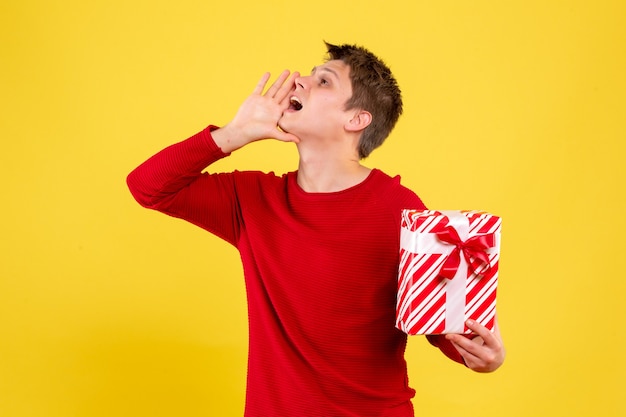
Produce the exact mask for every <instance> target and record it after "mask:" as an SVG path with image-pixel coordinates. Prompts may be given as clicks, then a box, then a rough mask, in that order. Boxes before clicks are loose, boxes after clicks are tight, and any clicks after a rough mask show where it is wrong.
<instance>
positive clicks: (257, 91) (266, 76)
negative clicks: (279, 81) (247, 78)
mask: <svg viewBox="0 0 626 417" xmlns="http://www.w3.org/2000/svg"><path fill="white" fill-rule="evenodd" d="M269 79H270V73H269V72H266V73H265V74H263V76H262V77H261V79H260V80H259V82H258V83H257V85H256V87H254V91H253V92H252V94H259V95H260V94H261V93H263V89H264V88H265V85H266V84H267V81H268V80H269Z"/></svg>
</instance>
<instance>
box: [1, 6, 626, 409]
mask: <svg viewBox="0 0 626 417" xmlns="http://www.w3.org/2000/svg"><path fill="white" fill-rule="evenodd" d="M374 4H380V5H381V6H380V7H381V9H377V8H376V6H374ZM383 4H384V6H382V5H383ZM624 4H625V3H624V2H622V1H620V0H615V1H608V0H604V1H602V0H599V1H594V2H592V1H569V2H565V1H554V2H552V1H543V0H541V1H540V0H532V1H511V2H507V1H504V2H502V1H500V2H498V1H493V2H488V1H444V2H435V1H421V0H420V1H414V0H405V1H388V2H382V3H375V2H372V3H371V4H370V3H368V2H360V3H359V2H356V3H355V2H337V1H331V0H320V1H316V2H305V3H294V2H287V1H277V0H274V1H265V2H262V1H256V0H248V1H225V2H217V1H192V0H180V1H175V2H171V1H119V0H107V1H103V0H96V1H64V2H63V1H57V2H53V1H50V2H44V1H35V0H25V1H21V2H10V3H7V4H3V5H2V6H0V10H1V12H0V16H1V17H0V34H1V37H2V38H1V39H2V43H1V51H2V55H1V65H0V71H1V72H0V83H1V88H0V91H1V97H2V107H1V108H0V123H1V125H0V132H1V133H0V134H1V135H2V139H1V140H2V146H1V148H0V175H1V178H2V194H1V197H0V202H1V203H0V213H1V217H0V236H1V238H0V416H3V417H5V416H6V417H26V416H29V417H30V416H46V417H66V416H85V417H97V416H107V417H109V416H134V417H136V416H150V417H156V416H177V415H180V416H224V417H229V416H240V415H241V412H242V409H243V398H244V397H243V394H244V380H245V360H246V359H245V358H246V348H247V346H246V343H247V339H246V311H245V297H244V287H243V283H242V279H241V267H240V266H239V263H238V255H237V253H236V252H235V251H234V249H232V248H231V247H229V246H228V245H226V244H224V243H222V242H221V241H219V240H218V239H217V238H215V237H213V236H211V235H209V234H207V233H205V232H203V231H201V230H199V229H196V228H194V227H193V226H191V225H188V224H186V223H183V222H181V221H179V220H174V219H171V218H168V217H166V216H163V215H160V214H158V213H153V212H150V211H147V210H144V209H141V208H140V207H139V206H138V205H136V203H135V202H134V201H133V200H132V199H131V197H130V195H129V193H128V192H127V190H126V187H125V176H126V174H127V173H128V172H129V171H130V170H131V169H132V168H133V167H134V166H135V165H136V164H138V163H139V162H141V161H142V160H143V159H144V158H146V157H148V156H149V155H150V154H152V153H153V152H155V151H157V150H159V149H160V148H162V147H164V146H166V145H168V144H170V143H172V142H174V141H178V140H181V139H183V138H185V137H187V136H189V135H191V134H193V133H195V132H196V131H198V130H200V129H202V128H203V127H204V126H205V125H207V124H209V123H216V124H223V123H225V122H227V121H228V120H229V117H230V116H232V115H233V113H234V111H235V110H236V108H237V106H238V104H239V103H240V102H241V101H242V100H243V99H244V98H245V97H246V96H247V94H248V93H249V92H250V91H251V89H252V88H253V86H254V84H255V83H256V81H257V79H258V78H259V76H260V75H261V74H262V73H263V72H264V71H266V70H269V71H272V72H274V73H277V72H278V71H280V70H282V69H283V68H290V69H294V70H295V69H297V70H301V71H305V72H306V71H308V70H309V69H310V68H311V67H312V66H313V65H315V64H318V63H319V62H320V61H321V59H322V58H323V54H324V47H323V44H322V40H323V39H326V40H328V41H331V42H356V43H361V44H363V45H365V46H367V47H369V48H370V49H372V50H373V51H375V52H377V53H378V54H379V55H381V56H382V57H383V58H385V60H386V61H387V62H388V63H389V64H390V65H391V67H392V69H393V70H394V71H395V73H396V75H397V78H398V80H399V82H400V84H401V86H402V87H403V91H404V94H405V105H406V106H405V107H406V111H405V114H404V116H403V117H402V119H401V120H400V123H399V125H398V128H397V130H396V131H395V132H394V134H393V135H392V137H391V138H390V139H389V142H388V143H386V144H385V145H384V146H383V148H381V149H380V150H378V151H376V152H375V153H374V154H373V156H372V157H371V158H370V159H368V160H367V164H368V165H370V166H378V167H381V168H382V169H384V170H386V171H387V172H389V173H390V174H396V173H398V174H401V175H402V176H403V178H404V181H405V183H406V184H407V185H408V186H410V187H411V188H413V189H415V190H416V191H417V192H418V193H419V194H420V195H421V196H422V197H423V199H424V200H425V202H426V203H427V204H428V205H429V206H430V207H433V208H442V209H451V208H456V209H461V208H473V209H483V210H488V211H491V212H493V213H497V214H499V215H501V216H502V217H503V218H504V229H503V233H504V241H503V255H502V261H501V268H502V270H501V285H500V292H499V315H500V321H501V325H502V328H503V333H504V337H505V339H506V344H507V347H508V358H507V362H506V364H505V365H504V367H503V368H502V369H501V370H500V371H498V372H497V373H495V374H489V375H480V374H474V373H472V372H469V371H467V370H466V369H463V368H462V367H460V366H457V365H455V364H453V363H451V362H449V361H447V360H446V359H445V358H444V357H443V356H442V355H440V354H439V353H438V352H437V351H435V350H434V349H432V348H430V347H429V346H428V345H427V343H426V342H425V341H424V340H423V339H422V338H419V337H416V338H413V339H411V341H410V346H409V351H408V361H409V366H410V377H411V383H412V385H413V386H414V387H415V388H416V389H417V390H418V394H417V397H416V400H415V404H416V408H417V409H418V410H422V411H420V413H419V414H418V415H428V416H461V415H462V416H481V417H488V416H494V417H495V416H498V417H501V416H509V417H515V416H520V417H527V416H596V415H601V416H624V415H626V408H625V406H624V402H623V401H621V400H619V397H621V395H622V394H623V378H624V376H625V363H624V353H623V352H624V343H625V342H626V338H625V337H624V330H625V329H624V313H625V312H624V308H623V304H624V301H623V300H624V295H623V293H624V291H625V290H626V284H625V282H626V278H625V276H624V273H623V269H624V268H623V260H624V257H623V250H624V243H623V242H624V237H623V236H624V234H626V225H625V221H624V213H623V212H624V210H625V209H626V202H625V199H624V185H623V183H624V180H625V179H626V175H625V174H624V159H625V156H626V152H625V151H626V147H625V145H624V142H625V141H626V134H625V129H624V120H626V111H625V110H626V106H625V104H624V103H625V99H626V97H625V96H626V94H625V93H626V82H625V79H626V77H625V75H624V74H626V29H625V27H626V25H625V24H624V18H625V16H626V6H624ZM295 158H296V154H295V151H294V148H293V146H292V145H290V144H289V145H287V144H282V143H276V142H264V143H258V144H254V145H252V146H250V147H249V148H247V149H244V150H242V151H240V152H238V153H237V154H236V155H234V156H233V157H232V158H230V159H228V160H225V161H221V162H220V163H219V164H220V165H219V167H220V168H221V169H225V170H231V169H234V168H235V167H236V168H239V169H248V168H249V169H263V170H275V171H277V172H283V171H285V170H291V169H294V168H295ZM216 262H219V265H216V264H215V263H216Z"/></svg>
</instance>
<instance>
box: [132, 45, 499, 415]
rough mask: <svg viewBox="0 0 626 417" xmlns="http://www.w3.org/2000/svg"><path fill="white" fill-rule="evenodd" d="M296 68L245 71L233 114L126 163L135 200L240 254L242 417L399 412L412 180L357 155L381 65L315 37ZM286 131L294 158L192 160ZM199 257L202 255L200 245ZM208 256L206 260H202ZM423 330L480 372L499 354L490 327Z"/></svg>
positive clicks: (406, 393) (389, 86) (388, 78)
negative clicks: (249, 77) (248, 81)
mask: <svg viewBox="0 0 626 417" xmlns="http://www.w3.org/2000/svg"><path fill="white" fill-rule="evenodd" d="M327 47H328V53H329V60H328V61H326V62H325V63H323V64H322V65H319V66H317V67H315V68H314V69H313V71H312V73H311V74H310V75H308V76H301V75H300V74H299V73H297V72H294V73H293V74H291V75H290V73H289V71H285V72H283V73H282V74H281V75H280V76H279V77H278V78H277V80H276V81H275V82H274V83H273V84H272V85H271V86H270V87H269V88H268V89H267V91H265V92H264V90H265V87H266V85H267V82H268V80H269V74H265V75H264V76H263V77H262V78H261V80H260V81H259V83H258V84H257V86H256V88H255V89H254V92H253V93H252V95H251V96H250V97H248V98H247V99H246V100H245V101H244V102H243V104H242V105H241V107H240V108H239V110H238V112H237V114H236V115H235V117H234V118H233V119H232V121H231V122H230V123H228V124H226V125H225V126H224V127H222V128H217V127H215V126H209V127H208V128H206V129H205V130H203V131H201V132H200V133H198V134H196V135H194V136H192V137H191V138H189V139H187V140H185V141H183V142H180V143H178V144H175V145H172V146H170V147H168V148H166V149H164V150H162V151H161V152H159V153H157V154H156V155H154V156H153V157H151V158H150V159H148V160H147V161H146V162H144V163H143V164H142V165H140V166H139V167H138V168H136V169H135V170H134V171H133V172H132V173H131V174H130V175H129V177H128V185H129V188H130V190H131V192H132V194H133V196H134V197H135V198H136V199H137V201H138V202H139V203H140V204H141V205H142V206H144V207H147V208H151V209H155V210H159V211H161V212H163V213H166V214H169V215H171V216H176V217H180V218H183V219H185V220H187V221H189V222H192V223H194V224H196V225H198V226H199V227H202V228H204V229H206V230H208V231H210V232H211V233H214V234H215V235H217V236H219V237H221V238H223V239H224V240H226V241H227V242H229V243H231V244H232V245H234V246H235V247H236V248H237V249H238V250H239V251H240V254H241V259H242V263H243V268H244V275H245V281H246V291H247V297H248V315H249V332H250V336H249V360H248V381H247V394H246V408H245V415H246V416H248V417H257V416H258V417H308V416H324V417H334V416H354V417H357V416H358V417H364V416H386V417H410V416H413V407H412V405H411V401H410V400H411V398H412V397H413V396H414V393H415V392H414V390H413V389H411V388H410V387H409V386H408V381H407V369H406V362H405V360H404V350H405V346H406V341H407V337H406V335H405V334H404V333H402V332H400V331H399V330H397V329H396V328H395V327H394V323H395V320H394V317H395V316H394V315H395V302H396V286H397V274H398V262H399V255H398V253H399V249H398V248H399V230H400V224H399V223H400V212H401V209H403V208H417V209H419V208H424V205H423V203H422V202H421V200H420V199H419V198H418V197H417V195H416V194H415V193H413V192H412V191H410V190H409V189H407V188H405V187H403V186H402V185H400V179H399V177H395V178H392V177H390V176H388V175H386V174H384V173H383V172H382V171H380V170H377V169H369V168H367V167H365V166H363V165H362V164H361V163H360V161H361V159H362V158H365V157H366V156H368V155H369V153H370V152H371V151H372V150H373V149H374V148H376V147H378V146H379V145H380V144H381V143H382V142H383V141H384V140H385V138H386V137H387V136H388V134H389V132H390V131H391V129H392V128H393V126H394V125H395V123H396V121H397V120H398V117H399V116H400V114H401V112H402V100H401V95H400V90H399V88H398V86H397V83H396V81H395V79H394V78H393V76H392V75H391V72H390V71H389V69H388V68H387V67H386V66H385V65H384V63H383V62H382V61H381V60H379V59H378V58H377V57H376V56H374V55H373V54H371V53H370V52H369V51H367V50H365V49H363V48H361V47H357V46H352V45H341V46H335V45H330V44H327ZM266 138H272V139H278V140H280V141H285V142H294V143H295V144H296V146H297V148H298V153H299V165H298V170H297V171H296V172H290V173H287V174H284V175H282V176H276V175H274V174H264V173H260V172H246V171H235V172H232V173H214V174H209V173H203V170H204V169H205V168H206V167H207V166H209V165H211V163H213V162H215V161H217V160H219V159H221V158H223V157H226V156H228V155H229V154H230V153H231V152H233V151H236V150H237V149H239V148H241V147H243V146H245V145H247V144H248V143H250V142H253V141H256V140H262V139H266ZM209 259H210V258H209ZM215 262H219V261H218V260H217V259H216V260H215ZM469 327H470V328H471V329H472V330H473V331H474V332H475V333H476V334H477V335H478V336H477V337H475V338H474V339H470V338H467V337H463V336H461V335H448V336H446V337H444V336H438V337H430V338H429V340H430V341H431V343H432V344H434V345H435V346H438V347H439V348H440V349H441V350H442V351H443V352H444V353H445V354H446V355H447V356H449V357H450V358H452V359H454V360H456V361H458V362H460V363H465V364H466V366H468V367H470V368H471V369H474V370H476V371H481V372H489V371H492V370H495V369H496V368H498V367H499V366H500V364H502V362H503V360H504V349H503V346H502V340H501V338H500V334H499V332H498V331H497V330H496V331H495V332H493V333H491V332H489V331H488V330H487V329H485V328H484V327H482V326H480V325H478V324H475V323H470V324H469Z"/></svg>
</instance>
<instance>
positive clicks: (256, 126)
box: [212, 70, 300, 153]
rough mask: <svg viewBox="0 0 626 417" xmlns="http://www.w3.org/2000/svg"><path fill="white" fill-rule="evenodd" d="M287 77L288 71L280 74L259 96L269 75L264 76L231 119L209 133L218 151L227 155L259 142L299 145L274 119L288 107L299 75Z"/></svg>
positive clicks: (278, 117)
mask: <svg viewBox="0 0 626 417" xmlns="http://www.w3.org/2000/svg"><path fill="white" fill-rule="evenodd" d="M289 75H290V72H289V71H288V70H285V71H283V72H282V73H281V74H280V76H279V77H278V78H277V79H276V81H274V83H273V84H272V85H271V86H270V87H269V88H268V89H267V91H266V92H265V94H263V90H264V89H265V86H266V85H267V82H268V80H269V78H270V74H269V73H265V74H264V75H263V77H261V79H260V80H259V82H258V84H257V85H256V87H255V89H254V91H253V92H252V94H251V95H250V96H249V97H248V98H247V99H246V100H245V101H244V102H243V103H242V104H241V106H240V107H239V110H238V111H237V114H236V115H235V117H234V118H233V120H231V122H230V123H228V124H227V125H226V126H224V127H223V128H221V129H218V130H215V131H214V132H213V133H212V136H213V140H215V143H216V144H217V145H218V146H219V147H220V148H221V149H222V152H224V153H229V152H232V151H234V150H236V149H239V148H241V147H242V146H245V145H247V144H248V143H250V142H254V141H257V140H261V139H277V140H280V141H283V142H299V139H298V137H296V136H295V135H292V134H290V133H287V132H284V131H282V130H280V128H279V127H278V120H279V119H280V117H281V116H282V114H283V112H284V111H285V110H287V108H288V107H289V94H290V93H291V92H292V91H293V90H294V80H295V79H296V78H297V77H299V76H300V74H299V73H298V72H294V73H293V74H291V77H290V76H289Z"/></svg>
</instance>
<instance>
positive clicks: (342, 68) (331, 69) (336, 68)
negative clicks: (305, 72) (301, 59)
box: [311, 59, 350, 81]
mask: <svg viewBox="0 0 626 417" xmlns="http://www.w3.org/2000/svg"><path fill="white" fill-rule="evenodd" d="M317 72H320V73H322V72H323V73H327V74H329V75H332V76H335V77H336V78H338V79H339V80H340V81H345V80H348V81H349V80H350V66H349V65H348V64H346V63H345V62H343V61H342V60H339V59H334V60H331V61H326V62H325V63H323V64H321V65H317V66H315V67H313V70H312V71H311V73H312V74H314V73H317Z"/></svg>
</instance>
